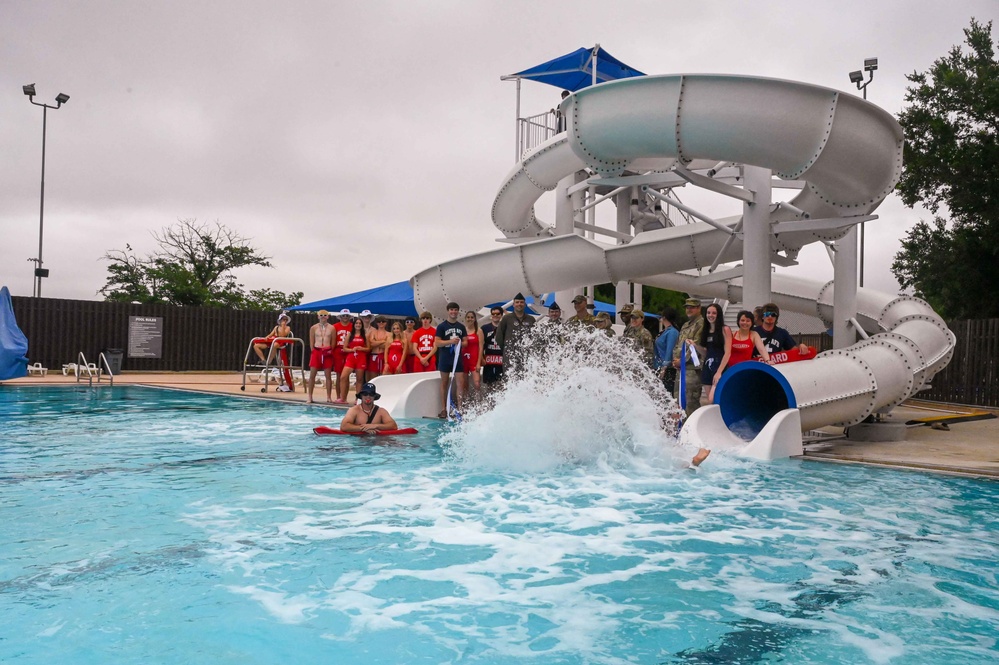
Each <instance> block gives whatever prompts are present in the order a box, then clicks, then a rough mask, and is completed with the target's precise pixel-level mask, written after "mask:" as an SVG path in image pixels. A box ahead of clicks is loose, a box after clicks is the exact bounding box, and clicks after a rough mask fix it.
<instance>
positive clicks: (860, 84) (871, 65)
mask: <svg viewBox="0 0 999 665" xmlns="http://www.w3.org/2000/svg"><path fill="white" fill-rule="evenodd" d="M877 68H878V59H877V58H864V72H867V73H868V78H867V81H864V72H862V71H860V70H857V71H855V72H850V83H853V84H854V85H856V86H857V90H861V91H863V93H864V99H865V100H866V99H867V86H869V85H870V84H871V81H873V80H874V72H875V71H877ZM857 285H858V286H863V285H864V222H861V223H860V274H859V275H858V280H857Z"/></svg>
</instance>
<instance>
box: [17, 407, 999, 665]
mask: <svg viewBox="0 0 999 665" xmlns="http://www.w3.org/2000/svg"><path fill="white" fill-rule="evenodd" d="M333 417H334V416H333V412H332V411H330V410H327V409H323V408H317V407H313V408H306V407H303V406H301V405H283V404H278V403H274V402H265V401H261V400H253V399H248V398H233V397H224V396H210V395H202V394H195V393H185V392H179V391H169V390H160V389H153V388H139V387H115V388H107V387H102V388H99V389H79V388H76V387H72V388H48V389H44V388H34V387H26V388H21V387H18V388H11V387H4V388H2V389H0V423H2V429H3V437H2V442H0V511H2V512H0V514H2V516H3V521H2V523H3V538H2V540H0V662H4V663H9V662H10V663H45V664H50V663H240V664H243V665H245V664H253V663H261V664H264V663H268V664H269V663H289V662H292V663H318V662H329V663H365V664H370V663H511V664H513V663H544V664H545V665H551V664H553V663H757V662H761V663H773V662H785V663H851V664H852V663H899V664H909V663H935V664H939V663H992V662H996V661H997V660H999V647H997V642H996V640H997V638H999V578H997V573H999V563H997V561H999V519H997V516H996V515H997V511H996V508H995V506H996V505H997V503H999V486H997V484H996V483H993V482H989V481H983V480H974V479H963V478H952V477H945V476H935V475H930V474H923V473H915V472H904V471H892V470H884V469H874V468H861V467H845V466H839V465H832V464H821V463H814V462H813V463H809V462H801V461H795V460H784V461H779V462H774V463H754V462H748V461H744V460H738V459H734V458H730V457H726V456H725V455H723V454H720V453H715V454H713V455H712V456H711V457H710V458H709V459H708V461H707V462H705V464H704V465H703V466H702V467H700V468H699V469H696V470H694V469H689V468H686V467H685V465H684V463H683V460H684V459H686V458H687V457H688V454H689V451H682V450H676V449H675V448H673V447H672V446H673V444H672V443H671V442H670V441H669V440H667V439H665V438H663V439H662V440H652V439H650V440H648V441H641V442H636V441H632V442H631V444H632V445H631V446H630V448H629V447H628V446H625V447H623V448H622V447H621V446H615V447H614V450H613V453H614V454H610V452H611V451H610V449H608V450H607V451H604V453H600V452H599V451H597V452H596V453H595V454H589V455H585V456H578V455H577V456H574V455H565V454H562V455H556V456H554V457H552V455H551V453H550V451H548V450H542V449H541V448H543V447H544V445H545V437H544V436H541V437H538V436H533V437H528V436H522V435H520V434H523V433H522V432H521V430H520V426H521V423H516V422H506V424H505V427H503V426H502V423H498V422H491V421H488V420H480V421H479V424H478V428H476V426H473V424H466V425H462V426H460V427H455V426H451V425H446V424H442V423H439V422H437V421H430V420H425V421H409V422H404V423H403V424H404V425H409V426H415V427H417V428H419V429H420V430H421V431H420V434H418V435H416V436H413V437H405V438H403V437H398V438H396V439H394V440H393V439H387V438H382V437H379V438H378V439H370V440H369V439H359V438H353V437H350V438H339V437H322V438H320V437H316V436H315V435H313V434H312V431H311V429H312V427H314V426H316V425H321V424H325V425H335V424H336V421H335V420H334V419H333ZM538 426H540V427H543V426H544V425H543V424H538ZM445 428H451V429H450V431H447V432H445V431H443V430H445ZM554 435H555V433H554V432H549V437H548V438H549V439H551V438H552V437H554ZM630 436H631V437H632V438H633V439H634V438H641V436H644V435H643V434H641V433H636V432H634V431H632V432H631V434H630ZM649 436H651V435H649ZM462 437H464V438H462ZM472 439H474V440H472ZM439 442H444V445H443V446H442V444H441V443H439ZM487 442H488V445H487ZM637 443H641V444H642V445H641V446H636V445H634V444H637ZM375 444H379V445H375ZM462 446H464V454H463V452H462V450H460V449H461V448H462ZM532 446H534V449H532ZM591 447H592V446H591ZM504 449H507V450H510V451H512V452H511V453H510V455H508V458H511V459H510V462H511V464H510V465H509V466H506V467H505V466H504V465H503V464H502V460H503V458H504V455H503V451H504ZM652 449H657V450H660V453H659V454H649V451H650V450H652ZM468 450H479V451H480V452H481V451H488V453H489V454H488V455H486V454H485V453H484V452H482V454H477V455H469V454H467V451H468ZM628 450H631V451H632V452H631V455H630V457H629V455H628ZM590 452H593V451H592V450H591V451H590ZM532 456H533V458H534V459H535V460H536V461H537V460H540V461H538V462H537V463H528V464H526V465H525V464H524V462H525V460H530V459H531V458H532ZM512 458H516V459H512ZM553 459H554V460H556V461H555V462H552V460H553Z"/></svg>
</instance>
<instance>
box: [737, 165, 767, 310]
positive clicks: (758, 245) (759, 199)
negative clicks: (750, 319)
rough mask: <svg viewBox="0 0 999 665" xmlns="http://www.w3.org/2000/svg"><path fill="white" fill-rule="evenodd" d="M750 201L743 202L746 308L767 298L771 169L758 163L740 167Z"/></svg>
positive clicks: (764, 301)
mask: <svg viewBox="0 0 999 665" xmlns="http://www.w3.org/2000/svg"><path fill="white" fill-rule="evenodd" d="M742 168H743V173H744V174H745V177H746V189H747V190H749V191H750V192H752V193H753V202H752V203H745V204H743V206H742V264H743V271H744V276H743V279H742V302H743V303H744V304H745V305H746V306H747V309H752V308H753V307H756V306H757V305H762V304H763V303H766V302H770V274H771V268H770V203H771V192H772V190H771V172H770V169H765V168H761V167H759V166H750V165H748V164H747V165H745V166H743V167H742Z"/></svg>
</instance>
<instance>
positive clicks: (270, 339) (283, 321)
mask: <svg viewBox="0 0 999 665" xmlns="http://www.w3.org/2000/svg"><path fill="white" fill-rule="evenodd" d="M290 323H291V317H290V316H288V315H287V314H285V313H284V312H281V314H280V315H279V316H278V320H277V325H276V326H274V328H273V329H272V330H271V331H270V332H269V333H267V336H266V337H257V338H255V339H254V340H253V350H254V351H256V353H257V357H258V358H260V363H261V364H263V365H269V364H270V362H271V361H272V360H274V349H276V348H277V347H278V346H280V345H282V344H283V343H282V342H278V344H276V345H275V344H274V340H276V339H283V338H285V337H294V336H295V335H294V334H293V333H292V332H291V326H290V325H288V324H290ZM286 343H287V342H284V344H286ZM267 348H271V352H270V353H269V354H268V357H267V358H265V357H264V350H265V349H267Z"/></svg>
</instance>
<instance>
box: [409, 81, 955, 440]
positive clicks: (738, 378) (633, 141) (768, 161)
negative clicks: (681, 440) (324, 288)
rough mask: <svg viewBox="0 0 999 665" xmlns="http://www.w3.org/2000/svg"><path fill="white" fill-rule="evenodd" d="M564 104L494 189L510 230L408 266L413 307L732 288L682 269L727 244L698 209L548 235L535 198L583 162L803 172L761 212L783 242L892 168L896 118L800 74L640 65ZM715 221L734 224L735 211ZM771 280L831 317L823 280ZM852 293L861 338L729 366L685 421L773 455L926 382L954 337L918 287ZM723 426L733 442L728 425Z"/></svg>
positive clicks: (886, 184)
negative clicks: (638, 223) (687, 220)
mask: <svg viewBox="0 0 999 665" xmlns="http://www.w3.org/2000/svg"><path fill="white" fill-rule="evenodd" d="M563 111H564V113H565V115H566V117H567V119H568V127H569V130H568V131H567V132H565V133H563V134H559V135H558V136H556V137H554V138H552V139H551V140H549V141H548V142H547V143H545V144H543V145H541V146H539V147H538V148H537V149H536V150H534V151H533V152H531V153H530V154H529V155H527V156H526V157H525V158H524V159H523V161H522V162H521V163H519V164H518V165H517V166H516V167H515V168H514V169H513V171H512V172H511V173H510V174H509V175H508V177H507V178H506V180H505V181H504V184H503V186H502V187H501V189H500V191H499V193H498V194H497V196H496V199H495V201H494V203H493V210H492V214H493V222H494V224H495V225H496V226H497V228H499V229H500V230H501V231H502V232H503V233H504V234H505V235H506V236H507V237H508V238H516V239H518V244H515V245H513V246H509V247H504V248H502V249H498V250H493V251H489V252H484V253H481V254H476V255H470V256H465V257H462V258H458V259H455V260H452V261H448V262H446V263H443V264H440V265H437V266H433V267H431V268H429V269H427V270H424V271H423V272H421V273H419V274H418V275H416V276H414V277H413V279H412V280H411V282H412V284H413V289H414V294H415V300H416V305H417V308H418V309H428V310H430V311H431V312H434V313H435V314H436V315H441V314H443V313H444V307H445V305H446V303H447V302H448V301H451V300H455V301H457V302H465V303H486V302H496V301H501V300H505V299H508V298H509V297H510V293H511V292H516V291H522V292H524V293H532V294H539V293H545V292H550V291H557V290H563V289H572V288H576V287H577V286H578V285H580V284H594V283H597V284H599V283H606V282H618V281H621V280H633V281H640V282H642V283H644V284H649V285H658V286H664V287H666V288H673V289H677V290H685V291H688V292H692V293H698V294H701V295H706V296H711V295H716V296H718V297H729V299H731V300H740V297H739V292H740V291H741V287H740V286H739V283H738V280H735V281H731V282H729V283H716V284H703V283H701V282H695V281H694V278H693V277H692V276H690V275H685V274H682V273H683V271H691V270H695V269H700V268H703V267H705V266H707V265H709V264H710V263H711V261H712V260H714V259H715V257H716V256H719V255H720V259H721V261H723V262H727V261H734V260H738V259H740V258H741V257H742V242H741V240H739V239H738V236H736V239H735V240H734V241H731V240H730V234H729V233H726V232H725V231H723V230H720V229H718V228H716V227H715V226H712V225H710V224H707V223H703V222H700V223H694V224H688V225H681V226H676V227H669V228H665V229H660V230H655V231H647V232H643V233H640V234H638V235H637V236H636V237H635V238H634V239H633V240H632V241H631V242H629V243H628V244H624V245H610V244H605V243H600V242H596V241H593V240H588V239H586V238H584V237H582V236H579V235H575V234H569V235H560V236H556V237H552V230H551V228H550V227H549V226H547V225H546V224H545V223H544V222H542V221H540V220H538V219H537V217H536V216H535V213H534V204H535V203H536V201H537V200H538V199H539V198H540V197H541V196H542V194H544V192H546V191H550V190H552V189H554V188H555V187H556V185H557V184H558V182H559V181H560V180H561V179H562V178H564V177H566V176H568V175H571V174H573V173H575V172H577V171H579V170H581V169H584V168H588V169H590V170H591V171H593V172H595V173H597V174H599V175H600V176H603V177H606V178H614V177H617V176H620V175H621V174H624V173H625V172H626V171H627V172H628V173H635V172H638V173H649V172H667V171H669V170H670V169H674V168H676V167H682V168H685V169H688V170H695V169H697V168H699V167H701V168H703V167H705V166H706V165H713V164H717V163H719V162H734V163H741V164H750V165H754V166H760V167H764V168H768V169H770V170H772V171H773V172H774V173H775V174H776V175H777V176H779V177H781V178H784V179H789V180H801V181H804V187H803V188H802V190H801V191H800V193H799V194H797V195H796V196H795V197H794V198H793V199H792V200H791V201H790V204H791V205H790V206H776V207H774V208H773V211H772V212H771V214H770V222H771V224H774V223H778V222H783V223H782V224H780V226H779V227H772V228H774V229H777V228H779V229H780V231H779V232H775V233H774V234H773V235H772V236H771V238H772V240H771V248H772V250H773V251H774V252H776V251H784V252H786V253H787V254H788V255H791V256H794V255H795V254H796V252H797V251H798V250H799V249H800V248H801V247H802V246H803V245H805V244H808V243H812V242H819V241H827V240H835V239H838V238H840V237H842V235H843V234H845V233H846V232H847V230H848V228H849V226H848V225H846V226H844V227H842V228H840V229H834V230H829V229H828V228H825V230H822V229H816V228H815V225H810V224H809V223H808V220H809V219H812V220H816V219H830V218H856V217H858V216H862V215H867V214H869V213H870V212H871V211H873V210H874V209H875V208H877V206H878V205H879V204H880V203H881V201H882V200H884V198H885V197H886V196H887V195H888V194H889V193H890V192H891V191H892V189H893V188H894V186H895V184H896V182H897V180H898V177H899V174H900V172H901V166H902V132H901V128H900V127H899V125H898V123H896V122H895V120H894V119H893V118H892V117H891V116H890V115H889V114H888V113H886V112H885V111H883V110H882V109H880V108H878V107H876V106H874V105H872V104H868V103H867V102H865V101H863V100H861V99H859V98H857V97H854V96H852V95H841V94H840V93H839V92H837V91H835V90H831V89H827V88H822V87H818V86H812V85H808V84H803V83H796V82H790V81H782V80H775V79H763V78H751V77H737V76H720V75H719V76H714V75H692V76H687V75H682V76H649V77H642V78H634V79H627V80H623V81H616V82H612V83H606V84H603V85H598V86H593V87H591V88H587V89H585V90H582V91H580V92H577V93H576V94H574V95H572V96H571V97H569V98H568V99H567V100H566V101H565V102H564V103H563ZM719 221H720V222H721V223H722V224H723V225H724V226H726V227H728V228H734V227H735V226H736V225H737V224H738V223H739V222H740V218H739V217H734V218H729V219H725V220H719ZM797 227H800V228H797ZM529 238H537V239H536V240H525V239H529ZM772 288H773V293H774V300H775V302H777V304H779V305H780V306H781V307H782V308H785V309H789V310H797V311H803V312H808V313H813V314H818V315H819V316H821V317H823V318H824V319H825V320H826V321H827V322H828V321H831V320H832V311H831V303H832V293H833V285H832V284H831V283H817V282H812V281H809V280H803V279H796V278H790V277H780V276H776V277H775V278H774V280H773V287H772ZM857 303H858V310H859V313H858V316H857V317H856V319H857V321H858V323H859V324H860V325H861V327H862V328H863V329H864V330H865V331H867V332H869V333H872V334H871V335H870V337H869V338H868V339H864V340H863V341H861V342H859V343H858V344H855V345H853V346H850V347H848V348H845V349H839V350H835V351H830V352H826V353H823V354H820V355H819V356H818V357H817V358H815V359H814V360H811V361H807V362H801V363H792V364H788V365H781V366H772V367H771V366H767V365H764V364H763V363H744V365H742V366H738V367H736V368H733V371H732V372H730V373H727V374H726V376H725V377H724V378H723V379H722V381H721V382H720V383H719V386H718V387H717V389H716V401H717V404H716V405H713V406H711V407H708V408H705V409H700V410H698V412H695V416H696V417H691V418H690V419H689V420H688V422H687V424H686V425H685V430H689V434H690V435H691V436H692V437H693V438H694V439H698V440H699V441H700V440H702V439H706V438H707V437H711V438H713V439H716V440H717V439H718V438H724V437H725V436H734V435H731V434H730V433H731V431H732V430H735V429H738V430H740V431H741V432H743V433H746V432H748V433H749V434H750V435H757V436H756V441H757V442H758V443H754V444H750V446H748V447H747V448H746V450H744V453H745V454H746V455H748V456H753V457H766V458H772V457H778V456H786V455H788V454H795V453H796V452H800V450H801V431H802V430H803V429H804V430H808V429H813V428H816V427H820V426H824V425H841V426H844V427H848V426H850V425H854V424H856V423H859V422H861V421H862V420H864V419H865V418H866V417H867V416H869V415H870V414H872V413H874V412H884V411H887V410H890V409H891V408H892V407H894V406H895V405H897V404H898V403H900V402H901V401H903V400H904V399H906V398H907V397H909V396H911V395H912V394H914V393H915V392H916V391H918V390H920V389H922V388H923V387H925V386H927V385H929V381H930V379H931V378H932V377H933V376H934V375H935V374H936V373H937V372H939V371H940V370H941V369H942V368H943V367H944V366H945V365H946V364H947V362H948V361H949V359H950V356H951V354H952V349H953V344H954V336H953V334H952V333H951V332H950V331H949V330H948V329H947V327H946V325H945V324H944V322H943V321H942V320H941V319H940V317H938V316H937V315H936V314H935V313H934V312H933V310H932V309H931V308H930V307H929V306H928V305H927V304H926V303H924V302H922V301H920V300H918V299H915V298H910V297H896V296H890V295H883V294H879V293H876V292H872V291H870V290H868V289H861V290H859V292H858V296H857ZM865 334H866V333H865ZM735 370H739V371H735ZM747 396H750V397H748V398H747ZM702 412H703V413H702ZM699 432H700V433H699ZM763 439H768V440H769V441H763ZM733 441H738V442H739V445H742V446H745V441H743V440H742V439H733ZM706 442H709V441H706ZM733 445H736V444H735V443H733Z"/></svg>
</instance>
